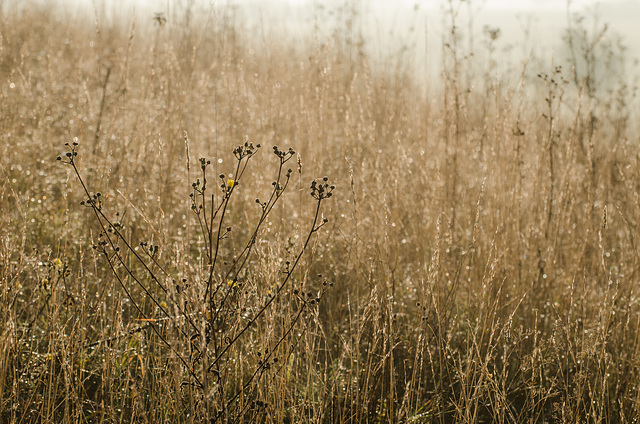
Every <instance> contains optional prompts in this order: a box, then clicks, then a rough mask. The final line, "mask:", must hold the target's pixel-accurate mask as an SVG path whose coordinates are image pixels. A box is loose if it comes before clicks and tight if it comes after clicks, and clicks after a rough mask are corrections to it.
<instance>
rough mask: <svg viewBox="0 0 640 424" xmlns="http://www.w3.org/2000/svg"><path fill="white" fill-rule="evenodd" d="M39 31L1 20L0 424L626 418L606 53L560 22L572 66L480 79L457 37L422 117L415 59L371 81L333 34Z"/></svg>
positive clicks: (638, 364)
mask: <svg viewBox="0 0 640 424" xmlns="http://www.w3.org/2000/svg"><path fill="white" fill-rule="evenodd" d="M182 12H184V11H182ZM56 13H57V12H56V11H55V10H53V9H52V8H51V7H41V8H36V7H34V8H31V9H29V10H23V11H21V12H20V11H18V10H13V8H8V14H5V15H3V16H1V19H2V23H1V24H0V137H1V138H2V140H1V142H0V166H1V168H0V211H2V213H0V322H1V323H2V324H1V325H0V349H1V350H2V355H0V411H1V412H0V421H1V422H7V423H24V422H43V423H44V422H60V423H79V422H92V423H98V422H149V423H160V422H193V423H200V422H206V421H210V422H224V423H234V422H265V423H298V422H318V423H320V422H322V423H432V422H433V423H445V422H464V423H478V422H496V423H524V422H527V423H544V422H554V423H565V422H566V423H576V422H593V423H598V422H621V423H622V422H633V421H635V419H636V418H637V417H638V416H640V391H639V387H640V385H639V383H640V353H639V351H638V350H639V348H640V345H639V340H640V332H639V330H640V328H639V325H640V321H639V318H638V317H640V314H639V313H640V306H639V303H638V302H639V300H638V299H639V298H638V296H639V289H638V285H637V280H638V270H639V269H640V252H639V250H638V246H637V245H636V243H637V240H638V237H639V236H640V234H639V230H638V222H639V221H640V207H639V206H640V205H639V202H640V198H639V197H638V184H640V180H639V179H638V170H639V169H640V164H639V163H638V161H639V158H640V147H639V145H638V128H637V127H636V126H635V125H636V124H635V123H634V122H635V121H634V119H633V115H632V114H631V111H630V109H631V107H630V102H631V101H632V99H633V95H634V92H633V90H632V89H631V88H629V87H627V86H626V85H624V84H623V81H624V80H623V79H622V78H621V77H620V78H618V79H616V77H615V75H613V76H612V71H611V70H609V71H607V72H606V73H605V70H602V69H599V68H597V66H596V65H598V63H600V62H598V58H599V57H609V59H608V60H607V62H606V63H614V62H615V61H614V60H613V59H615V60H623V59H624V56H623V55H622V53H620V52H619V51H618V50H617V49H616V47H615V45H609V44H606V43H605V42H603V41H599V40H601V39H599V38H598V37H597V35H598V34H596V35H595V38H593V40H595V41H594V43H586V44H580V42H581V41H582V40H584V39H585V37H587V39H588V37H591V36H593V35H592V34H590V33H588V32H585V33H581V32H580V28H582V27H581V26H577V27H576V29H575V32H574V35H575V38H574V39H572V43H573V45H574V46H575V49H576V50H575V51H576V52H577V53H576V55H577V56H576V58H575V59H574V60H575V63H578V64H579V65H580V64H581V63H582V62H581V61H583V62H585V66H583V65H580V66H579V67H578V68H576V69H577V71H576V72H575V73H574V72H573V70H572V69H571V67H570V66H566V65H565V66H564V67H563V68H556V67H555V65H553V64H552V63H550V61H549V60H548V59H546V58H544V59H540V58H536V57H532V56H529V57H528V58H527V60H526V61H525V62H524V63H522V64H519V65H517V66H518V67H519V71H517V72H512V73H509V74H504V75H502V74H501V73H499V72H498V67H497V66H496V64H495V63H494V62H492V61H491V60H488V59H487V57H488V56H487V55H486V54H485V53H487V54H493V53H492V52H494V50H492V41H491V40H490V38H491V33H490V32H487V35H488V39H487V43H486V45H485V46H486V47H488V48H486V47H478V52H477V54H475V55H473V56H471V55H469V54H468V53H470V52H468V51H465V47H464V46H463V45H462V44H461V43H459V41H460V39H459V38H458V36H459V35H460V34H457V33H456V32H455V31H454V32H453V33H447V35H445V40H443V46H444V47H443V56H444V58H443V59H442V62H443V63H442V66H443V72H442V76H441V79H440V80H438V81H432V84H433V86H432V87H430V88H429V93H430V94H431V96H430V97H429V98H428V99H425V96H424V91H425V90H424V89H423V88H421V87H420V85H419V84H418V83H417V81H416V80H417V78H416V76H415V74H413V73H412V71H411V70H410V69H412V68H411V67H410V66H409V65H407V63H409V62H410V52H409V51H407V52H405V53H403V54H402V55H401V56H400V57H398V58H397V59H396V60H397V62H396V63H392V64H390V66H388V67H387V69H386V70H385V71H375V72H374V71H372V67H371V66H370V62H369V59H368V57H367V54H366V53H365V50H364V47H363V45H362V44H359V43H357V40H353V39H350V38H349V36H350V35H351V34H350V33H349V32H348V31H346V30H340V28H338V30H337V31H336V32H335V33H334V35H333V36H332V37H330V38H328V39H327V40H326V42H323V43H319V42H317V41H313V40H311V41H308V42H307V41H304V42H302V46H303V47H302V48H301V47H300V44H298V45H295V46H289V45H286V43H284V42H283V41H277V40H267V39H265V38H261V37H253V36H252V35H251V34H252V32H251V31H249V30H248V29H247V28H243V27H242V26H241V25H239V24H238V23H237V21H235V20H234V19H233V11H232V10H225V9H222V10H219V11H218V12H217V13H216V14H215V15H214V17H213V18H211V19H209V21H208V24H207V25H208V26H207V27H206V30H205V29H203V28H204V27H203V26H200V25H201V24H200V23H199V22H198V21H197V20H196V19H195V18H193V22H192V23H190V24H189V25H187V24H186V23H185V21H184V19H186V18H185V17H184V14H182V15H181V14H180V13H181V11H180V10H178V11H177V12H176V14H175V16H172V17H171V19H170V21H169V22H164V21H162V17H158V19H156V20H155V23H152V20H151V19H147V18H146V17H145V19H143V20H138V21H136V22H137V23H136V25H132V24H131V22H130V21H129V22H128V23H125V22H124V21H123V23H122V24H121V26H118V25H115V24H114V25H108V24H107V23H105V22H103V21H101V20H100V19H97V24H95V23H93V22H91V19H89V20H84V21H82V20H74V19H65V18H62V19H51V18H50V17H51V16H58V15H56ZM97 17H98V18H99V16H97ZM445 18H447V19H448V18H450V16H449V17H447V16H446V15H445ZM87 21H89V22H91V24H87V23H86V22H87ZM29 22H38V23H40V24H39V25H37V26H34V25H31V24H29ZM452 22H453V21H452ZM451 28H457V27H451ZM581 37H582V38H581ZM256 40H257V41H256ZM445 43H446V46H445ZM580 45H582V46H583V47H585V46H586V50H585V51H586V53H585V54H584V55H582V56H581V53H580V50H579V48H578V46H580ZM483 49H484V50H483ZM607 54H609V55H610V56H606V55H607ZM612 58H613V59H612ZM555 60H556V62H557V63H558V62H559V59H555ZM593 61H596V62H595V63H594V62H593ZM592 65H593V66H592ZM376 69H377V68H376ZM602 76H607V79H604V78H603V77H602ZM74 140H75V141H77V142H78V143H79V146H77V147H73V146H68V147H65V146H64V144H65V143H73V142H74ZM245 142H247V143H252V144H253V145H254V147H251V145H249V144H247V145H246V147H244V150H242V151H243V152H244V153H242V154H239V151H237V152H236V155H237V157H239V159H236V157H234V154H233V153H232V150H233V148H234V147H235V146H245V144H244V143H245ZM257 144H260V145H262V146H263V147H262V148H259V149H258V148H257V146H255V145H257ZM273 145H278V146H279V147H280V149H282V152H281V153H280V155H279V156H278V155H274V154H273V151H272V149H271V146H273ZM290 148H293V149H295V153H289V149H290ZM65 149H66V150H65ZM69 149H72V150H69ZM247 151H250V152H249V153H247ZM67 152H69V153H70V154H71V156H70V157H67V156H65V155H64V154H65V153H67ZM73 152H77V156H74V153H73ZM58 155H61V156H62V159H63V160H62V161H56V160H55V159H56V156H58ZM201 157H204V158H206V160H210V161H211V163H210V164H208V165H207V163H206V162H205V163H204V165H205V166H204V168H206V172H207V174H206V178H208V183H209V184H208V185H207V188H206V190H204V193H202V186H201V185H200V186H195V187H194V186H192V183H194V182H196V180H197V179H200V184H202V183H203V182H204V176H203V170H202V168H201V162H199V158H201ZM70 159H73V161H71V160H70ZM61 162H68V163H67V164H66V165H65V163H61ZM279 163H280V164H282V166H280V165H279ZM285 163H286V164H285ZM245 164H246V168H244V166H245ZM237 166H239V168H236V167H237ZM288 168H291V170H292V171H291V173H290V175H289V176H288V177H287V176H285V174H286V173H287V169H288ZM242 169H246V170H245V171H244V173H242V174H241V170H242ZM76 170H77V173H76V172H75V171H76ZM279 170H280V172H281V174H280V175H279V174H278V172H279ZM221 173H223V174H225V177H224V178H223V179H222V180H220V179H219V178H218V174H221ZM325 174H326V175H328V176H329V177H330V178H329V181H330V183H329V184H331V182H333V183H334V184H335V185H336V189H335V191H334V192H333V196H332V197H331V198H326V193H327V191H331V188H330V187H329V185H327V186H326V187H325V186H323V184H324V182H323V181H322V180H318V183H317V184H318V185H317V186H316V189H315V190H316V191H315V197H312V196H309V192H310V190H309V184H310V182H311V181H312V180H313V179H314V178H317V177H322V176H324V175H325ZM278 175H279V176H278ZM278 178H280V179H279V180H278V181H279V183H278V184H280V187H283V188H284V185H285V184H287V186H286V189H285V190H281V189H279V188H278V186H277V185H276V186H273V185H272V182H274V181H276V180H277V179H278ZM80 179H81V180H82V182H83V183H85V184H86V186H87V187H88V192H87V193H85V192H84V191H83V186H82V185H81V180H80ZM229 180H234V181H239V184H237V185H236V184H235V183H229ZM220 185H222V187H220ZM320 186H323V187H325V190H327V191H325V192H324V193H325V194H319V191H318V190H319V187H320ZM212 187H213V188H212ZM196 189H197V190H196ZM198 190H200V191H198ZM97 192H100V193H101V196H100V197H99V198H98V197H92V196H93V195H94V194H95V193H97ZM190 194H194V196H193V197H189V195H190ZM269 196H271V197H269ZM256 197H257V198H259V199H260V202H266V201H268V199H272V200H271V201H269V203H268V204H267V206H262V207H261V206H260V205H258V204H256V202H255V199H256ZM92 199H93V200H92ZM81 201H83V202H84V205H81V204H80V202H81ZM98 201H100V202H101V203H99V202H98ZM201 205H202V206H203V209H202V210H200V206H201ZM192 206H193V207H194V208H195V209H192ZM216 208H219V209H218V211H219V212H218V213H217V214H216V215H210V212H211V211H215V210H216ZM318 208H319V209H318ZM194 211H195V212H198V214H196V213H194ZM265 211H266V212H268V213H265ZM325 217H326V218H327V219H328V222H327V223H326V224H324V222H323V218H325ZM227 227H230V230H228V231H227V230H226V228H227ZM254 235H255V236H254ZM140 243H146V244H144V245H141V244H140ZM154 246H155V247H154ZM92 247H93V248H92ZM286 261H289V264H288V265H287V264H286ZM212 293H213V295H212Z"/></svg>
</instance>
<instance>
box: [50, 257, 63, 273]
mask: <svg viewBox="0 0 640 424" xmlns="http://www.w3.org/2000/svg"><path fill="white" fill-rule="evenodd" d="M51 264H52V265H53V267H54V268H55V269H56V271H57V270H59V269H60V268H62V261H61V260H60V258H55V259H54V260H52V261H51Z"/></svg>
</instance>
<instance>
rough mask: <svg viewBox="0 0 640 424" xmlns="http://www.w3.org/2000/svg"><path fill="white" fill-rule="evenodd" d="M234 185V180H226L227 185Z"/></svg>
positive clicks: (230, 186) (231, 186)
mask: <svg viewBox="0 0 640 424" xmlns="http://www.w3.org/2000/svg"><path fill="white" fill-rule="evenodd" d="M235 185H236V180H229V181H227V187H229V188H233V186H235Z"/></svg>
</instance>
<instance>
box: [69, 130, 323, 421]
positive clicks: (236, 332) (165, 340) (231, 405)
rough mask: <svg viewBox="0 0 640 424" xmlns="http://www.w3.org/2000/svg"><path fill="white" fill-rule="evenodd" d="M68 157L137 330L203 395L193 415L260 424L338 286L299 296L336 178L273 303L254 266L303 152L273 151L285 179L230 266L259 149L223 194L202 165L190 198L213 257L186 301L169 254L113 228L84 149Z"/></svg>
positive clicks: (318, 197) (250, 149)
mask: <svg viewBox="0 0 640 424" xmlns="http://www.w3.org/2000/svg"><path fill="white" fill-rule="evenodd" d="M66 147H67V152H66V153H65V154H64V155H63V156H59V157H58V158H57V159H58V160H59V161H61V162H62V163H64V164H67V165H69V166H70V167H71V168H72V169H73V172H74V173H75V175H76V177H77V178H78V181H79V182H80V185H81V187H82V192H83V196H84V197H85V199H84V200H82V201H81V205H83V206H84V207H86V208H88V209H90V211H91V213H92V214H93V216H94V217H95V221H96V222H97V224H98V228H99V235H98V240H97V242H96V243H95V244H94V245H93V249H94V250H95V251H96V252H98V253H99V254H100V255H101V256H102V257H103V258H104V261H105V262H106V264H107V265H108V267H109V269H110V270H111V273H112V274H113V276H114V277H115V279H116V281H117V282H118V284H119V285H120V287H121V288H122V290H123V292H124V294H125V296H126V297H127V298H128V299H129V301H130V303H131V305H132V306H133V308H134V311H135V312H137V316H136V317H135V320H136V321H137V322H144V323H145V328H149V329H150V331H151V332H152V333H151V334H152V335H155V337H157V340H158V341H159V343H160V344H161V345H164V347H165V351H166V352H167V353H168V355H169V356H171V357H175V358H177V360H178V361H179V363H180V364H181V365H180V369H181V382H180V390H181V391H183V390H188V391H189V392H190V393H196V396H195V399H196V400H195V402H191V406H190V408H192V411H193V412H195V413H196V414H198V415H199V416H200V417H202V418H206V419H208V420H209V421H210V422H238V421H244V420H247V419H249V420H251V419H253V418H255V417H256V416H257V414H260V413H261V412H264V410H265V409H266V408H267V407H268V404H267V402H266V401H265V400H264V399H261V395H260V393H261V391H260V390H261V388H262V389H263V388H264V387H265V385H268V384H269V381H271V380H273V377H274V376H275V375H277V373H278V372H281V371H282V370H283V369H284V367H285V365H284V364H286V363H287V361H286V360H283V359H287V357H288V356H289V355H291V352H292V350H291V348H292V346H295V344H296V340H295V339H296V337H297V338H298V340H299V338H300V337H301V333H302V332H303V331H294V330H295V329H296V328H299V327H301V326H302V321H303V318H304V317H305V316H306V314H305V312H309V311H310V310H311V309H312V308H314V307H316V306H317V304H318V302H320V300H321V298H322V297H323V295H324V294H325V292H326V290H327V289H328V288H329V287H331V286H332V284H329V283H327V282H326V281H325V282H324V284H323V286H322V289H320V290H318V291H316V292H315V293H314V292H308V293H305V292H304V290H301V289H300V288H298V287H297V286H294V283H293V280H294V278H295V277H294V275H295V274H294V272H295V271H296V269H297V268H299V267H300V265H301V259H302V257H303V255H304V253H305V251H307V250H308V248H309V245H310V242H311V240H312V238H313V236H314V234H316V233H317V232H318V230H320V228H322V227H323V226H324V225H325V224H326V223H327V221H328V220H327V219H326V218H323V217H322V213H321V207H322V204H323V203H324V201H325V200H326V199H328V198H330V197H331V196H332V193H333V190H334V186H333V185H331V184H330V183H329V182H328V178H327V177H324V178H322V179H318V180H314V181H313V182H312V183H311V186H310V194H311V196H312V197H313V199H314V201H315V209H314V213H313V219H312V221H311V223H310V224H309V227H308V230H307V233H306V237H305V238H303V239H302V240H303V241H302V243H301V245H300V247H299V251H298V252H297V253H296V254H295V255H294V256H293V257H292V258H289V259H290V260H287V261H284V266H283V267H282V269H281V270H280V272H279V273H278V275H279V280H278V281H277V282H276V284H275V285H273V286H272V287H273V289H272V290H269V291H268V293H267V295H260V294H259V293H258V290H257V284H255V283H256V282H259V281H260V280H263V279H265V278H266V276H264V275H261V273H262V272H263V271H261V269H258V268H257V267H255V266H254V264H255V263H256V262H255V260H254V259H255V258H254V257H255V256H256V251H257V245H258V242H259V241H260V240H261V236H260V235H261V230H262V228H263V226H264V225H265V222H267V218H268V217H269V215H270V213H271V212H272V211H273V209H274V207H275V205H276V204H277V203H278V202H279V201H280V200H281V199H282V196H283V194H284V192H285V190H286V189H287V187H288V186H289V182H290V179H291V175H292V170H291V169H289V168H287V167H286V164H287V162H289V161H290V160H291V158H293V157H294V156H295V151H294V150H293V149H291V148H289V149H288V150H280V149H279V148H278V147H277V146H274V147H273V154H274V155H275V157H276V158H277V170H276V177H275V179H274V181H273V182H272V188H271V189H270V192H269V193H268V195H267V197H266V198H265V199H264V200H261V199H256V203H257V205H258V208H259V209H258V214H257V218H256V220H255V223H254V225H253V226H252V227H250V229H249V231H248V232H247V233H246V234H247V239H246V240H245V241H244V242H243V244H242V247H241V249H240V250H239V251H237V250H236V252H237V253H235V254H234V255H233V257H232V259H231V260H227V259H222V258H223V257H225V258H226V257H227V256H228V252H229V251H230V250H231V249H225V241H226V240H229V239H230V234H231V233H232V231H233V224H232V219H231V218H230V216H229V215H230V213H229V211H230V204H231V201H232V199H233V198H235V197H234V193H235V192H236V189H237V188H238V187H239V186H240V185H241V184H242V183H243V181H244V179H245V174H246V170H247V167H248V165H249V162H250V161H251V159H252V158H253V157H254V156H255V155H256V154H257V152H258V151H259V149H260V145H259V144H256V145H253V144H252V143H248V142H247V143H244V144H243V145H240V146H238V147H236V148H235V149H234V150H233V155H234V156H235V167H234V169H233V173H231V174H229V177H227V176H226V175H225V174H220V175H218V177H217V178H214V181H217V182H218V185H217V188H216V189H215V190H211V189H210V185H209V183H210V181H211V176H210V174H211V169H210V167H211V161H209V160H207V159H206V158H201V159H200V160H199V165H200V176H199V177H198V178H197V179H196V181H195V182H193V184H192V185H191V189H192V192H191V193H190V195H189V196H190V202H191V210H192V211H193V213H194V215H195V218H196V221H197V227H198V228H199V232H200V234H199V235H200V236H201V237H202V240H203V242H204V247H203V250H204V254H202V252H199V254H200V255H201V256H202V257H203V258H204V259H205V260H204V261H202V269H200V270H199V271H200V276H201V277H200V278H201V281H195V282H194V284H193V286H194V287H196V290H195V291H194V293H195V294H194V295H191V296H189V295H187V294H186V293H185V288H186V287H188V286H189V284H188V281H187V279H186V278H181V276H180V275H178V272H177V271H173V269H172V268H171V264H169V263H163V262H167V261H162V259H161V258H162V257H161V255H160V254H159V251H162V246H158V245H154V244H152V243H149V242H146V241H142V242H138V243H134V242H133V241H132V240H131V237H128V236H127V233H126V232H125V231H124V228H125V226H124V224H123V223H122V222H120V220H121V218H122V215H120V214H119V213H117V214H116V215H115V216H116V217H117V218H116V219H113V218H110V217H109V216H110V215H112V214H110V213H107V212H106V208H105V202H104V200H103V196H102V195H101V193H99V192H96V193H92V192H91V191H90V189H89V187H88V186H87V183H86V182H85V180H84V179H83V177H82V174H81V172H80V169H79V167H78V162H77V156H78V143H77V142H75V141H74V142H73V143H66ZM139 247H142V249H140V248H139ZM196 278H197V277H196ZM179 282H181V283H179ZM136 286H137V287H136ZM300 287H302V285H301V286H300ZM285 295H286V297H287V299H286V300H285V301H283V302H282V303H286V304H288V305H291V309H290V312H289V319H288V320H285V321H283V322H284V323H285V324H282V325H281V326H280V328H278V331H277V332H275V335H274V336H271V337H270V338H269V339H268V340H267V344H268V346H262V348H261V350H260V351H258V353H257V360H255V361H254V362H251V361H249V362H248V363H247V364H248V365H249V366H248V367H245V368H242V371H241V372H240V375H238V372H237V369H238V362H239V361H237V359H238V358H240V359H241V358H242V357H243V355H244V357H247V356H249V357H251V356H253V357H255V356H256V355H255V354H253V353H252V352H253V351H255V347H252V346H253V345H254V344H255V343H254V342H251V341H249V340H250V339H251V338H252V337H255V334H253V335H252V333H255V328H256V327H258V326H259V325H260V324H261V321H264V320H265V316H266V314H267V312H268V311H269V310H270V308H273V307H274V306H275V305H276V304H278V302H279V301H281V300H282V299H281V298H282V297H284V296H285ZM150 307H151V308H150ZM127 334H131V333H130V332H129V333H127ZM122 336H124V334H123V335H122ZM117 337H119V336H117V335H116V336H114V339H115V338H117ZM110 340H112V339H110ZM101 342H102V341H98V342H93V343H92V345H94V346H95V345H97V344H99V343H101ZM234 367H235V368H234ZM232 368H234V369H233V370H232ZM194 405H195V406H194ZM184 408H185V410H184V414H187V413H188V411H187V408H189V407H188V406H185V407H184Z"/></svg>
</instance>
